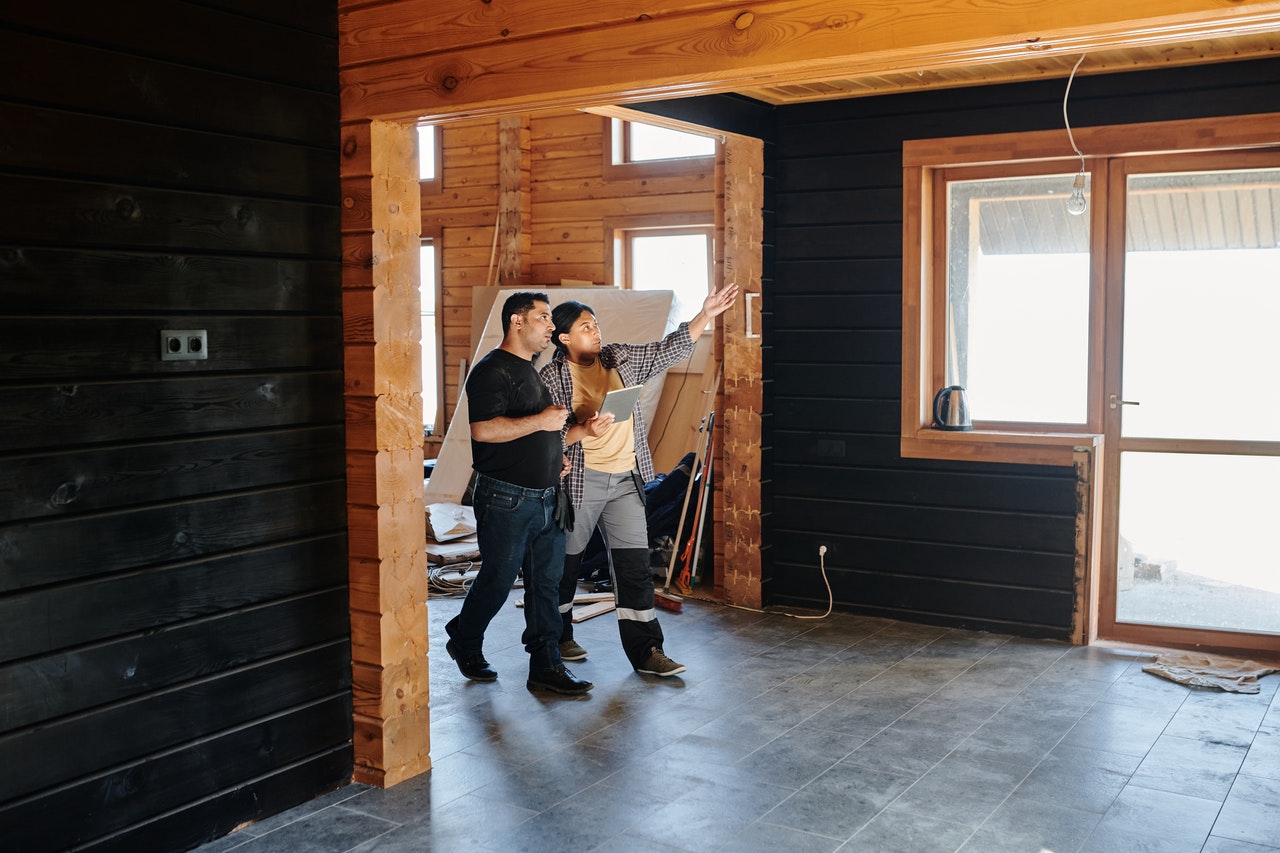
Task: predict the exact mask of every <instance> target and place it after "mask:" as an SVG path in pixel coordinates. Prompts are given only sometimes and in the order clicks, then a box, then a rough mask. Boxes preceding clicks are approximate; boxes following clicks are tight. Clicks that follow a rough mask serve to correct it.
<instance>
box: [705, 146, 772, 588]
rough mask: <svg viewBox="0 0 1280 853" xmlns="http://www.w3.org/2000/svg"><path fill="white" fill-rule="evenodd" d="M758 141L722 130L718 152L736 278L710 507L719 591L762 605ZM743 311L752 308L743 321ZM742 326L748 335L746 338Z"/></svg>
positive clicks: (727, 265)
mask: <svg viewBox="0 0 1280 853" xmlns="http://www.w3.org/2000/svg"><path fill="white" fill-rule="evenodd" d="M763 172H764V144H763V143H762V142H761V141H760V140H759V139H752V138H748V137H735V136H732V135H731V136H729V137H727V139H726V142H725V157H724V180H723V182H722V185H723V187H724V204H723V205H722V206H721V207H722V209H723V211H724V277H723V280H724V281H725V282H726V283H727V282H736V283H737V285H738V289H739V296H738V299H737V300H736V301H735V302H734V305H733V307H732V308H730V309H729V310H728V311H726V312H725V313H724V314H723V315H722V318H723V319H722V321H721V324H720V327H721V328H720V333H721V335H722V341H723V347H724V396H723V398H722V399H721V403H720V408H721V410H722V411H723V412H724V418H723V421H722V427H723V431H722V432H721V435H720V436H717V439H718V440H719V447H720V451H719V458H717V460H716V464H717V465H718V466H719V468H718V470H717V472H716V475H715V476H716V477H717V478H719V479H720V482H721V483H723V484H724V485H723V491H722V493H721V495H719V496H718V499H717V504H718V506H717V509H718V513H717V515H719V516H720V517H721V518H722V519H723V524H718V525H716V538H717V540H719V541H717V542H716V545H717V548H716V550H717V552H721V551H722V549H723V551H722V553H723V555H724V557H723V561H722V563H721V565H722V566H723V567H724V572H723V578H724V597H725V601H727V602H728V603H730V604H739V605H742V606H745V607H759V606H760V604H761V588H760V583H761V571H760V566H761V553H760V535H761V525H760V504H761V491H760V467H761V458H760V457H761V417H760V415H761V412H762V411H763V410H764V390H763V389H764V383H763V375H764V363H763V357H762V352H761V339H760V338H759V337H757V335H759V334H760V314H759V299H760V274H761V269H762V265H763V259H762V258H761V251H762V249H761V244H762V241H763V238H764V225H763V220H762V218H761V216H760V211H761V209H762V208H763V207H764V181H763ZM748 312H751V313H753V314H754V316H752V317H751V318H750V322H749V321H748ZM748 327H750V329H751V332H752V336H751V337H748V334H747V332H748Z"/></svg>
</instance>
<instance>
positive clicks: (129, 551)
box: [0, 480, 346, 592]
mask: <svg viewBox="0 0 1280 853" xmlns="http://www.w3.org/2000/svg"><path fill="white" fill-rule="evenodd" d="M345 491H346V490H345V488H344V484H343V482H342V481H341V480H336V481H328V482H321V483H315V484H309V485H302V486H291V487H282V488H275V489H270V490H265V491H256V492H250V493H246V494H237V495H232V496H230V497H209V498H206V499H204V500H188V501H184V502H175V503H173V504H170V505H161V506H150V505H144V506H143V507H141V508H136V509H133V510H131V511H127V512H124V511H116V512H112V513H109V514H99V515H84V516H75V517H72V518H65V519H61V518H55V519H48V520H44V521H33V522H26V523H20V524H5V525H0V554H3V555H4V556H5V561H4V571H3V572H2V573H0V592H10V591H13V590H18V589H24V588H27V587H32V586H37V585H39V584H43V583H55V582H62V581H69V580H74V579H76V578H88V577H93V576H95V575H100V574H105V573H108V572H118V571H127V570H132V569H138V568H142V567H145V566H149V565H153V564H156V563H165V562H170V561H178V560H187V559H191V558H193V557H198V556H201V555H206V554H216V553H218V552H220V551H230V550H234V549H238V548H248V547H252V546H253V545H255V544H260V543H265V542H274V541H280V540H287V539H294V538H300V537H306V536H314V535H317V534H321V533H331V532H334V531H339V530H342V529H343V527H344V525H345V522H346V516H345V513H344V512H343V511H342V506H341V504H339V505H336V506H335V505H334V503H333V500H334V498H335V496H339V495H343V496H344V495H345ZM90 543H91V544H92V554H93V559H92V560H90V559H87V558H86V557H85V555H86V553H89V545H90Z"/></svg>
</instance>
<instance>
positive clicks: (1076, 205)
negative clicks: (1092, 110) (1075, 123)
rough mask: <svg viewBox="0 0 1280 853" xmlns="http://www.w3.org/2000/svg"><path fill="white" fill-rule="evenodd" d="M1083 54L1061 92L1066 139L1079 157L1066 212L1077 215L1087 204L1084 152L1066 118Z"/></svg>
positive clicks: (1082, 211)
mask: <svg viewBox="0 0 1280 853" xmlns="http://www.w3.org/2000/svg"><path fill="white" fill-rule="evenodd" d="M1085 56H1087V54H1083V53H1082V54H1080V58H1079V59H1077V60H1076V64H1075V65H1074V66H1073V67H1072V68H1071V74H1070V75H1069V76H1068V77H1067V89H1066V91H1065V92H1063V93H1062V123H1063V124H1064V125H1066V128H1067V139H1068V140H1070V141H1071V149H1072V150H1073V151H1075V152H1076V155H1077V156H1078V157H1079V158H1080V171H1079V173H1077V174H1076V179H1075V182H1074V183H1072V185H1071V197H1070V198H1069V199H1067V213H1070V214H1071V215H1072V216H1079V215H1080V214H1082V213H1084V211H1085V208H1086V207H1088V206H1089V202H1088V201H1087V200H1086V199H1085V197H1084V154H1083V153H1081V151H1080V149H1079V148H1078V147H1077V146H1076V137H1075V134H1073V133H1072V132H1071V122H1070V120H1068V119H1067V97H1068V96H1069V95H1070V94H1071V83H1072V82H1073V81H1074V80H1075V79H1076V70H1077V69H1078V68H1079V67H1080V63H1081V62H1084V58H1085Z"/></svg>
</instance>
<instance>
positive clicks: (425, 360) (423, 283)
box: [418, 241, 440, 435]
mask: <svg viewBox="0 0 1280 853" xmlns="http://www.w3.org/2000/svg"><path fill="white" fill-rule="evenodd" d="M418 262H419V273H418V282H419V284H418V286H419V290H420V291H421V293H420V296H419V298H420V299H421V302H422V309H421V310H422V426H423V435H428V434H430V433H432V432H434V431H435V427H436V423H437V418H438V417H439V414H440V413H439V412H438V411H437V409H436V407H437V406H438V405H439V399H440V398H439V394H440V390H439V387H438V384H437V381H436V364H437V360H438V359H439V357H440V353H439V352H438V346H439V343H438V341H437V339H436V247H435V246H434V245H433V244H432V243H431V242H430V241H426V242H424V243H423V244H422V248H421V249H420V250H419V254H418Z"/></svg>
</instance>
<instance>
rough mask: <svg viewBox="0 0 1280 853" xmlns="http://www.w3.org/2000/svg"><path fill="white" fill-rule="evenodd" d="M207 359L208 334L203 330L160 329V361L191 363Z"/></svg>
mask: <svg viewBox="0 0 1280 853" xmlns="http://www.w3.org/2000/svg"><path fill="white" fill-rule="evenodd" d="M208 357H209V333H208V332H207V331H205V330H204V329H161V330H160V360H161V361H191V360H194V359H206V358H208Z"/></svg>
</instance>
